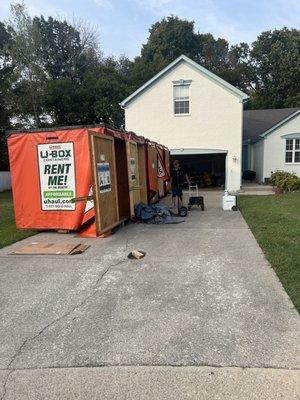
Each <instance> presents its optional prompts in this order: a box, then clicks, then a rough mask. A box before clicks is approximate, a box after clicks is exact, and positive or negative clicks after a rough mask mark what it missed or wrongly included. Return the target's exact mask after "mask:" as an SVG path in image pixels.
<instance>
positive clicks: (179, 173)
mask: <svg viewBox="0 0 300 400" xmlns="http://www.w3.org/2000/svg"><path fill="white" fill-rule="evenodd" d="M185 179H186V180H187V182H188V183H190V182H189V178H188V176H187V174H186V173H184V171H183V170H182V169H181V167H180V163H179V161H178V160H175V161H173V168H172V171H171V189H172V207H176V197H178V198H179V205H180V206H181V205H182V187H183V184H184V181H185Z"/></svg>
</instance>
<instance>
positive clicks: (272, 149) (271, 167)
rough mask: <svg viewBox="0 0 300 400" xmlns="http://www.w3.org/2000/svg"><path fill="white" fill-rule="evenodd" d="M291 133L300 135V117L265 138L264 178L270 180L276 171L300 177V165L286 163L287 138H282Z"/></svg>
mask: <svg viewBox="0 0 300 400" xmlns="http://www.w3.org/2000/svg"><path fill="white" fill-rule="evenodd" d="M291 133H300V115H298V116H296V117H295V118H293V119H291V120H290V121H288V122H287V123H285V124H284V125H282V126H281V127H279V128H277V129H276V130H274V131H273V132H272V133H270V134H269V135H268V136H266V137H265V140H264V143H265V146H264V147H265V150H264V171H263V176H264V178H269V177H270V175H271V172H272V171H275V170H276V169H280V170H283V171H287V172H295V173H296V174H297V175H298V176H300V163H297V164H290V163H285V138H282V136H283V135H288V134H291Z"/></svg>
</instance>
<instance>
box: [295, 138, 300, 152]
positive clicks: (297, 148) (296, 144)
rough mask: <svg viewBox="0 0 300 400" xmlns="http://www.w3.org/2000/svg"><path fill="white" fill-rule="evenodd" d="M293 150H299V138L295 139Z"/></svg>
mask: <svg viewBox="0 0 300 400" xmlns="http://www.w3.org/2000/svg"><path fill="white" fill-rule="evenodd" d="M295 150H300V139H295Z"/></svg>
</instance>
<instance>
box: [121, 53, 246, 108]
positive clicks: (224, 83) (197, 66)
mask: <svg viewBox="0 0 300 400" xmlns="http://www.w3.org/2000/svg"><path fill="white" fill-rule="evenodd" d="M182 61H184V62H186V63H187V64H189V65H190V66H191V67H193V68H195V69H196V70H198V71H199V72H202V73H203V74H204V75H206V76H207V77H208V78H210V79H211V80H213V81H214V82H215V83H217V84H219V85H220V86H223V87H224V88H225V89H227V90H228V91H230V92H232V93H233V94H234V95H236V96H238V97H240V98H241V99H242V100H246V99H248V97H249V96H248V95H247V94H246V93H244V92H242V91H241V90H240V89H238V88H236V87H235V86H233V85H231V83H229V82H227V81H225V80H224V79H222V78H220V77H219V76H217V75H216V74H214V73H213V72H211V71H209V70H208V69H206V68H204V67H202V65H200V64H198V63H196V62H195V61H193V60H192V59H190V58H189V57H187V56H186V55H184V54H181V56H179V57H177V58H176V59H175V60H174V61H172V62H171V63H170V64H168V65H167V66H166V67H165V68H163V69H162V70H161V71H160V72H158V73H157V74H156V75H154V76H153V77H152V78H151V79H149V80H148V81H147V82H146V83H144V84H143V85H142V86H140V87H139V88H138V89H137V90H136V91H134V92H133V93H132V94H131V95H129V96H128V97H126V99H124V100H123V101H122V102H121V103H119V104H120V106H121V107H126V105H127V104H129V103H130V102H131V101H132V100H133V99H134V98H135V97H137V96H139V95H140V94H141V93H143V92H144V91H145V90H147V88H148V87H150V86H151V85H152V84H153V83H155V82H156V81H157V80H158V79H160V78H161V77H163V76H164V75H165V74H166V73H167V72H168V71H170V70H171V69H172V68H174V67H175V66H176V65H177V64H179V63H180V62H182Z"/></svg>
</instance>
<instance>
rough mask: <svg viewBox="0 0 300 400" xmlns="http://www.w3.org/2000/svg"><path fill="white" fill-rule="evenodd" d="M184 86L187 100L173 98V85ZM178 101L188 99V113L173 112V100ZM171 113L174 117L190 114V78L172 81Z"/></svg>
mask: <svg viewBox="0 0 300 400" xmlns="http://www.w3.org/2000/svg"><path fill="white" fill-rule="evenodd" d="M178 86H185V87H187V88H188V100H175V87H178ZM179 101H188V103H189V112H188V113H175V102H179ZM172 114H173V116H174V117H186V116H190V115H191V80H188V81H187V80H183V79H180V80H179V81H173V86H172Z"/></svg>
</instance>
